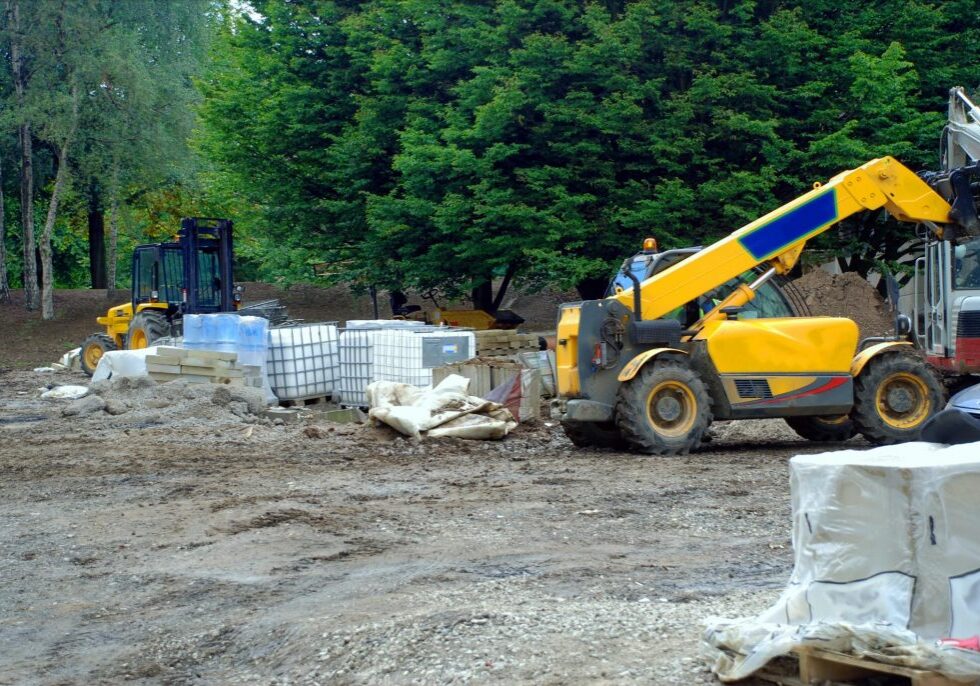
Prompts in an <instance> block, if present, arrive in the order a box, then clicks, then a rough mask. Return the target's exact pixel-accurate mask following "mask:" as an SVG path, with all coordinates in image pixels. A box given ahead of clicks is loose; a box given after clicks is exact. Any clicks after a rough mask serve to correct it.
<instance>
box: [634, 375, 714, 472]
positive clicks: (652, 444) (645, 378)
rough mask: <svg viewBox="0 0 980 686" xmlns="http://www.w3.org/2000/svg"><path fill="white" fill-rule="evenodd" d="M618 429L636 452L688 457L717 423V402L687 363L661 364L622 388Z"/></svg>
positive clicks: (637, 376)
mask: <svg viewBox="0 0 980 686" xmlns="http://www.w3.org/2000/svg"><path fill="white" fill-rule="evenodd" d="M616 425H617V426H618V427H619V430H620V432H621V433H622V435H623V437H624V438H625V439H626V440H627V441H628V442H629V444H630V447H632V448H633V449H634V450H637V451H639V452H642V453H647V454H649V455H683V454H685V453H688V452H690V451H691V450H695V449H697V448H698V446H700V445H701V441H702V439H703V438H704V434H705V432H706V431H707V430H708V427H709V426H710V425H711V399H710V397H709V396H708V391H707V390H706V389H705V386H704V382H702V381H701V379H700V377H698V375H697V373H696V372H695V371H694V370H693V369H691V368H690V366H688V364H687V363H686V362H685V361H682V360H678V359H671V358H668V359H662V360H656V361H655V362H654V363H653V364H651V365H647V366H646V367H644V368H643V369H642V370H641V371H640V373H639V374H637V375H636V376H635V377H633V378H632V379H630V380H629V381H627V382H625V383H624V384H623V385H622V386H620V389H619V395H618V397H617V400H616Z"/></svg>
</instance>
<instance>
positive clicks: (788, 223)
mask: <svg viewBox="0 0 980 686" xmlns="http://www.w3.org/2000/svg"><path fill="white" fill-rule="evenodd" d="M882 207H884V208H885V209H886V210H887V211H888V212H889V213H890V214H892V215H893V216H895V217H896V218H897V219H899V220H902V221H909V222H928V223H931V224H934V225H936V224H940V225H941V224H946V223H949V222H950V209H951V208H950V205H949V203H947V202H946V200H944V199H943V198H942V196H940V195H939V194H937V193H936V192H935V191H933V190H932V188H930V187H929V185H928V184H926V183H925V182H924V181H923V180H922V179H920V178H919V177H918V176H917V175H916V174H915V173H914V172H913V171H912V170H910V169H909V168H907V167H906V166H904V165H903V164H901V163H900V162H899V161H898V160H896V159H894V158H892V157H882V158H881V159H877V160H872V161H870V162H868V163H867V164H863V165H861V166H860V167H858V168H857V169H851V170H849V171H845V172H842V173H840V174H838V175H837V176H835V177H834V178H832V179H831V180H830V181H829V182H828V183H827V184H826V185H820V184H814V188H813V190H812V191H810V192H809V193H806V194H805V195H802V196H800V197H799V198H796V199H795V200H793V201H791V202H789V203H787V204H785V205H783V206H782V207H780V208H779V209H777V210H773V211H772V212H770V213H769V214H767V215H765V216H764V217H761V218H759V219H756V220H755V221H754V222H752V223H751V224H747V225H745V226H743V227H742V228H740V229H738V230H737V231H735V232H733V233H732V234H731V235H729V236H728V237H726V238H723V239H722V240H720V241H718V242H717V243H714V244H713V245H711V246H710V247H708V248H705V249H704V250H702V251H701V252H699V253H697V254H696V255H693V256H691V257H689V258H687V259H686V260H684V261H682V262H679V263H678V264H676V265H674V266H673V267H670V268H668V269H666V270H664V271H663V272H660V273H658V274H655V275H653V276H651V277H650V278H649V279H646V280H645V281H643V282H642V283H641V284H640V301H641V306H642V314H643V319H659V318H660V317H662V316H664V315H665V314H667V313H669V312H671V311H673V310H675V309H676V308H678V307H680V306H682V305H683V304H684V303H687V302H690V301H691V300H694V299H696V298H697V297H699V296H700V295H702V294H704V293H706V292H708V291H710V290H711V289H712V288H717V287H718V286H720V285H721V284H723V283H725V282H726V281H728V280H730V279H733V278H735V277H737V276H739V275H741V274H743V273H745V272H747V271H748V270H749V269H752V268H753V267H755V266H756V265H759V264H764V263H769V264H770V265H771V266H772V267H773V269H775V272H776V273H777V274H785V273H787V272H788V271H789V270H790V269H792V268H793V265H795V264H796V261H797V260H798V259H799V256H800V253H801V252H802V251H803V246H804V244H805V243H806V241H807V240H809V239H810V238H813V237H814V236H816V235H818V234H821V233H823V232H824V231H826V230H827V229H829V228H830V227H832V226H833V225H834V224H836V223H837V222H839V221H841V220H842V219H845V218H847V217H849V216H851V215H852V214H856V213H857V212H862V211H864V210H877V209H880V208H882ZM935 230H936V231H937V232H938V233H939V234H940V236H941V232H942V228H941V227H936V228H935ZM746 291H749V289H748V287H743V288H741V289H739V290H737V291H735V293H733V294H732V297H731V298H729V299H728V300H726V302H725V303H722V306H726V305H735V304H744V303H745V302H747V301H748V300H751V298H752V297H753V293H751V292H746ZM613 297H614V298H615V299H616V300H619V301H620V302H621V303H622V304H623V305H625V306H626V307H628V308H630V309H632V308H633V302H634V296H633V289H632V288H629V289H627V290H624V291H622V292H620V293H617V294H616V295H615V296H613ZM720 309H721V308H720V307H718V308H716V310H720ZM717 316H720V315H717Z"/></svg>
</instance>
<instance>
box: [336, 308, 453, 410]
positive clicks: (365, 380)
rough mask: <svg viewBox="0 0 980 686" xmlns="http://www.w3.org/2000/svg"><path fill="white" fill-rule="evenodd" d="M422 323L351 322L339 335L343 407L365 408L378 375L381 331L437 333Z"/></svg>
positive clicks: (393, 321) (390, 320) (360, 320)
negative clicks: (376, 363) (378, 345)
mask: <svg viewBox="0 0 980 686" xmlns="http://www.w3.org/2000/svg"><path fill="white" fill-rule="evenodd" d="M434 328H435V327H433V326H428V325H426V324H422V323H420V322H413V321H408V320H404V319H350V320H348V321H347V327H346V329H345V330H344V331H343V332H341V334H340V379H339V383H338V387H339V391H340V404H341V405H344V406H347V407H366V406H367V404H368V400H367V393H366V390H367V387H368V385H369V384H371V383H372V382H374V381H377V380H378V379H377V376H376V374H375V353H374V344H375V340H376V339H377V337H378V334H380V333H381V332H382V331H385V330H402V331H419V330H428V329H434Z"/></svg>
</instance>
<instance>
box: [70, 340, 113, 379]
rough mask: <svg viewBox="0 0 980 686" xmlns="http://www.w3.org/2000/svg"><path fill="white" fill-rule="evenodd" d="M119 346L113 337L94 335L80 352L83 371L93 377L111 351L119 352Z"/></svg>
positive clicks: (84, 343) (85, 342)
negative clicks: (106, 354)
mask: <svg viewBox="0 0 980 686" xmlns="http://www.w3.org/2000/svg"><path fill="white" fill-rule="evenodd" d="M118 349H119V346H117V345H116V341H114V340H113V338H112V336H110V335H108V334H104V333H93V334H92V335H91V336H89V337H88V338H86V339H85V341H84V342H83V343H82V349H81V350H79V351H78V361H79V362H80V363H81V366H82V371H83V372H85V373H86V374H88V375H89V376H92V374H94V373H95V368H96V367H98V366H99V360H101V359H102V356H103V355H104V354H105V353H107V352H109V351H110V350H118Z"/></svg>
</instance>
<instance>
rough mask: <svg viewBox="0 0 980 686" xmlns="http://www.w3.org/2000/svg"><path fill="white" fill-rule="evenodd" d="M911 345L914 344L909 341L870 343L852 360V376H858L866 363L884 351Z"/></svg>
mask: <svg viewBox="0 0 980 686" xmlns="http://www.w3.org/2000/svg"><path fill="white" fill-rule="evenodd" d="M910 345H912V344H911V343H909V342H908V341H891V342H888V343H876V344H875V345H869V346H868V347H867V348H865V349H864V350H862V351H861V352H859V353H858V354H857V355H855V356H854V359H853V360H852V361H851V376H853V377H857V375H858V374H860V373H861V370H862V369H864V365H866V364H868V361H869V360H870V359H871V358H872V357H874V356H875V355H878V354H879V353H883V352H885V351H886V350H889V349H891V348H898V347H903V346H910Z"/></svg>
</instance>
